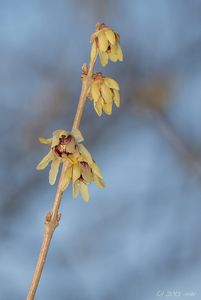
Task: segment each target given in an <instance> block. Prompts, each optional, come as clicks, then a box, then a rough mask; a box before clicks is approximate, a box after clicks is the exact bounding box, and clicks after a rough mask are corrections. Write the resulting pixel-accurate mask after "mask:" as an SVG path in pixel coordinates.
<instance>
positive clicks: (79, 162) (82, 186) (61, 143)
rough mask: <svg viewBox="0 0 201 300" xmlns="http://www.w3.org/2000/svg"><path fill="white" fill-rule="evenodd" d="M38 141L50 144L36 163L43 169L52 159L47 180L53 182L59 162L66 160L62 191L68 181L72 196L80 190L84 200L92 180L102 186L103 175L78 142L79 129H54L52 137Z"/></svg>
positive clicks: (38, 167)
mask: <svg viewBox="0 0 201 300" xmlns="http://www.w3.org/2000/svg"><path fill="white" fill-rule="evenodd" d="M39 141H40V142H41V143H43V144H48V145H49V146H50V151H49V153H48V154H47V155H46V156H45V157H44V158H43V159H42V160H41V161H40V163H39V164H38V165H37V167H36V168H37V170H42V169H44V168H45V167H46V166H47V165H48V164H49V162H50V161H52V164H51V168H50V172H49V182H50V184H54V183H55V181H56V177H57V174H58V170H59V166H60V163H61V162H65V161H66V162H67V169H66V173H65V175H64V178H63V181H62V191H64V190H65V189H66V188H67V187H68V185H69V183H70V181H71V180H72V185H73V197H74V198H75V197H77V196H78V194H79V192H81V195H82V198H83V199H84V200H85V201H88V200H89V192H88V185H89V184H90V183H91V182H92V181H94V182H95V183H96V185H97V186H99V187H101V188H103V187H104V186H105V185H104V182H103V176H102V174H101V172H100V170H99V168H98V166H97V165H96V163H95V161H94V160H93V159H92V157H91V154H90V153H89V152H88V150H87V149H86V148H85V147H84V146H83V145H82V144H80V142H81V141H83V137H82V135H81V133H80V131H79V130H73V131H72V132H68V131H66V130H61V129H59V130H56V131H54V132H53V137H52V138H49V139H45V138H42V137H40V138H39Z"/></svg>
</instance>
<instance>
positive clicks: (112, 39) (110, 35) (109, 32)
mask: <svg viewBox="0 0 201 300" xmlns="http://www.w3.org/2000/svg"><path fill="white" fill-rule="evenodd" d="M105 35H106V37H107V39H108V41H109V42H110V43H111V44H112V45H114V44H115V43H116V37H115V34H114V32H113V31H112V30H111V29H109V30H106V31H105Z"/></svg>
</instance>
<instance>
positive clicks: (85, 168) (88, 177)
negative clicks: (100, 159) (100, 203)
mask: <svg viewBox="0 0 201 300" xmlns="http://www.w3.org/2000/svg"><path fill="white" fill-rule="evenodd" d="M80 169H81V174H82V177H83V179H84V181H85V182H86V183H91V181H92V172H91V168H90V167H89V165H83V163H82V162H81V163H80Z"/></svg>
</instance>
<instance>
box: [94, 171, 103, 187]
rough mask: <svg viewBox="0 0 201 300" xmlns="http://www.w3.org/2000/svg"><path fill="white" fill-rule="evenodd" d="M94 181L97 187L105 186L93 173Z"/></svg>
mask: <svg viewBox="0 0 201 300" xmlns="http://www.w3.org/2000/svg"><path fill="white" fill-rule="evenodd" d="M94 182H95V184H96V185H97V186H98V187H99V188H105V183H104V181H103V180H102V178H100V177H98V176H97V175H95V174H94Z"/></svg>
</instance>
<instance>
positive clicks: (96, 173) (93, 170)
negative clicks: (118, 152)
mask: <svg viewBox="0 0 201 300" xmlns="http://www.w3.org/2000/svg"><path fill="white" fill-rule="evenodd" d="M91 168H92V172H93V173H94V174H95V175H97V176H98V177H100V178H102V179H103V175H102V174H101V171H100V169H99V167H98V166H97V164H96V163H95V162H93V164H92V165H91Z"/></svg>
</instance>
